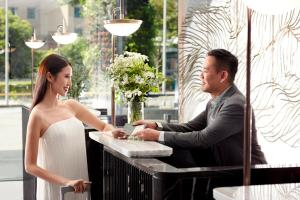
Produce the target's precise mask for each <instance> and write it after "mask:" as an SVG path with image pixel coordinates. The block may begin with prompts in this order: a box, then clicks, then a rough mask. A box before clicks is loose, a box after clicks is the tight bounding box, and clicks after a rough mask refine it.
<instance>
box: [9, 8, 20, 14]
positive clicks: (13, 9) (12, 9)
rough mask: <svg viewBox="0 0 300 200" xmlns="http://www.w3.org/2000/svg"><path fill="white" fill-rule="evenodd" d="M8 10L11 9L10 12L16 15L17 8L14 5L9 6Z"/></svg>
mask: <svg viewBox="0 0 300 200" xmlns="http://www.w3.org/2000/svg"><path fill="white" fill-rule="evenodd" d="M9 10H10V11H11V13H12V14H14V15H18V12H17V11H18V9H17V8H16V7H10V8H9Z"/></svg>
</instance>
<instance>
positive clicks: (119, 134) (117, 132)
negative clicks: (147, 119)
mask: <svg viewBox="0 0 300 200" xmlns="http://www.w3.org/2000/svg"><path fill="white" fill-rule="evenodd" d="M111 134H112V136H113V137H114V138H117V139H126V138H127V134H126V133H125V132H124V130H123V129H122V128H116V129H114V130H112V131H111Z"/></svg>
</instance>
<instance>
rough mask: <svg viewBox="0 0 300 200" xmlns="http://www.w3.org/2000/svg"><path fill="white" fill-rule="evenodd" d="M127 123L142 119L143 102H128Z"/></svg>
mask: <svg viewBox="0 0 300 200" xmlns="http://www.w3.org/2000/svg"><path fill="white" fill-rule="evenodd" d="M127 117H128V123H129V124H130V123H132V122H135V121H137V120H140V119H144V102H140V101H130V102H128V116H127Z"/></svg>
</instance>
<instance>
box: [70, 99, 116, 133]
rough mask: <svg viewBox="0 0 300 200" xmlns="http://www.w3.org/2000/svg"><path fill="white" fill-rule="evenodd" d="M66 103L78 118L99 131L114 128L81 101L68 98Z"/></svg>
mask: <svg viewBox="0 0 300 200" xmlns="http://www.w3.org/2000/svg"><path fill="white" fill-rule="evenodd" d="M66 105H67V106H68V107H69V108H70V109H71V110H72V112H74V114H75V116H76V118H78V119H79V120H80V121H82V122H83V123H85V124H87V125H89V126H91V127H93V128H95V129H97V130H98V131H110V130H113V129H114V127H113V126H112V125H110V124H107V123H105V122H103V121H102V120H100V119H99V118H97V117H96V116H95V115H94V114H93V113H91V112H90V111H89V110H88V109H87V108H86V107H85V106H84V105H82V104H81V103H79V102H77V101H75V100H68V101H66Z"/></svg>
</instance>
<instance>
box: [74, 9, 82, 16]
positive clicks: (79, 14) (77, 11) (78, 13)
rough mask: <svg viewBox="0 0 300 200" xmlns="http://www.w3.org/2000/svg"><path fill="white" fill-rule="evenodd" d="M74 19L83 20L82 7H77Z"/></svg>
mask: <svg viewBox="0 0 300 200" xmlns="http://www.w3.org/2000/svg"><path fill="white" fill-rule="evenodd" d="M74 17H75V18H81V7H75V8H74Z"/></svg>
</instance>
